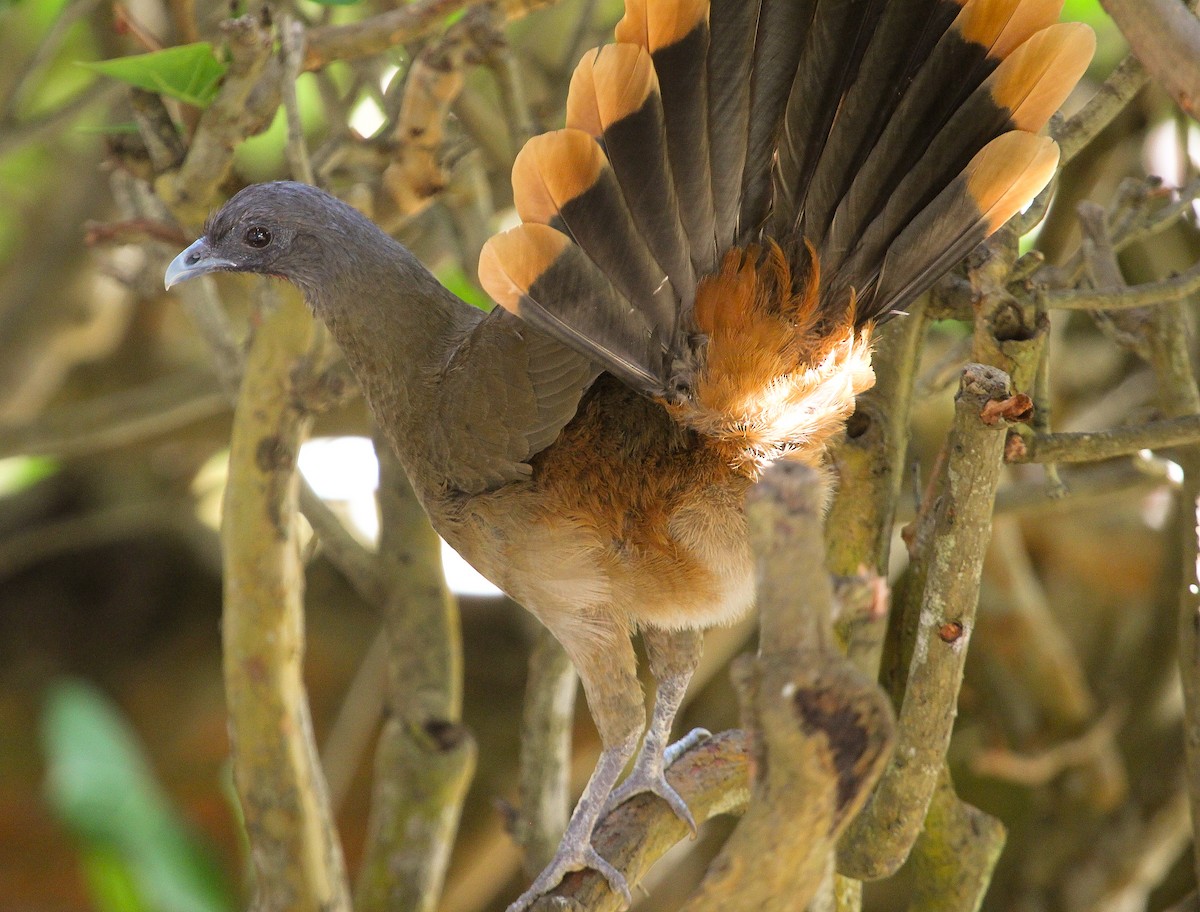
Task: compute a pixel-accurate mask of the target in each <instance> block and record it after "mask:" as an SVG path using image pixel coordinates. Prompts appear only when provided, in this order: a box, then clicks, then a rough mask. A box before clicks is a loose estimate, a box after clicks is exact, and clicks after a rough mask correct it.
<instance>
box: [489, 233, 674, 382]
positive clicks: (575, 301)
mask: <svg viewBox="0 0 1200 912" xmlns="http://www.w3.org/2000/svg"><path fill="white" fill-rule="evenodd" d="M479 281H480V284H482V285H483V287H484V290H485V291H487V293H488V294H489V295H491V296H492V298H493V299H494V300H495V301H496V303H497V304H499V305H500V306H501V307H503V308H504V309H505V310H507V311H509V312H510V313H512V314H514V315H515V316H518V317H520V318H521V319H523V320H525V321H526V322H527V323H529V324H530V325H532V326H536V327H537V328H538V329H540V330H542V331H543V332H545V333H546V334H547V335H549V336H552V337H554V338H556V339H558V340H559V341H560V342H562V343H563V344H564V345H567V346H569V347H571V348H574V349H576V350H577V351H580V352H582V353H583V354H585V355H588V356H589V357H592V358H594V359H595V360H596V361H597V362H598V363H600V364H603V365H604V368H605V369H606V370H608V371H611V372H612V373H614V374H616V375H617V376H618V377H620V378H621V379H622V380H624V381H625V382H626V383H628V384H629V385H630V386H632V387H633V388H634V389H638V390H641V391H643V392H645V393H647V394H649V395H655V396H661V395H664V394H665V392H666V383H667V371H666V369H665V368H664V360H663V351H664V346H663V344H662V341H661V340H660V339H659V338H658V337H657V334H656V333H655V331H654V328H653V327H652V326H651V325H650V323H649V321H648V320H647V319H646V318H645V316H644V315H643V314H642V313H640V312H639V311H638V310H636V309H635V308H633V307H631V306H630V305H629V302H628V301H627V300H626V299H625V298H623V297H622V296H621V295H620V294H619V293H618V292H617V291H616V289H614V288H613V286H612V283H611V282H610V281H609V279H608V276H606V275H605V274H604V273H603V272H601V271H600V269H599V267H597V266H596V265H595V264H594V263H593V262H592V261H591V260H589V259H588V258H587V256H586V255H585V254H584V253H583V251H582V250H581V249H580V248H579V247H578V246H577V245H576V244H575V243H573V242H572V241H571V239H570V238H569V237H567V236H566V235H565V234H563V233H562V232H560V231H558V230H556V229H554V228H551V227H550V226H548V225H540V224H536V223H530V224H524V225H518V226H517V227H516V228H512V229H509V230H508V231H505V232H503V233H501V234H497V235H495V236H494V237H492V238H491V239H489V240H488V242H487V243H486V244H485V245H484V247H483V251H482V253H481V254H480V257H479Z"/></svg>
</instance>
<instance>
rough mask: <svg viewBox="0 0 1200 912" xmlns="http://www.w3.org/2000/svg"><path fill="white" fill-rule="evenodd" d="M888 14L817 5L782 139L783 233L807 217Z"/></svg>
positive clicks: (779, 218) (848, 5)
mask: <svg viewBox="0 0 1200 912" xmlns="http://www.w3.org/2000/svg"><path fill="white" fill-rule="evenodd" d="M883 9H884V0H823V2H820V3H818V4H817V11H816V16H815V18H814V19H813V23H812V28H811V30H810V31H809V34H808V40H807V42H806V45H805V48H804V53H803V55H802V56H801V58H800V63H799V66H798V67H797V69H796V77H795V79H794V80H793V82H792V88H791V92H790V94H789V96H788V103H787V107H786V109H785V112H784V118H783V128H782V131H781V133H780V137H779V148H778V153H777V162H776V172H775V176H776V181H775V203H774V209H775V211H774V213H773V222H774V224H775V226H776V231H777V232H778V233H780V234H784V233H786V232H788V231H792V230H795V228H796V227H797V221H798V219H801V218H804V213H805V212H806V210H807V200H806V197H807V195H808V189H809V182H810V180H811V178H812V175H813V172H814V171H815V170H816V168H817V162H818V161H819V160H820V158H821V155H822V153H823V152H824V151H825V149H826V144H827V141H828V139H829V133H830V129H831V127H832V126H833V122H834V117H835V116H838V115H839V113H840V106H841V100H842V97H843V95H844V94H845V93H846V91H847V89H848V88H849V87H850V85H851V84H852V83H853V81H854V79H855V77H856V76H857V75H858V71H859V65H860V64H861V63H862V58H863V55H864V54H865V53H866V50H867V45H868V43H869V41H870V39H871V36H872V34H873V33H874V29H875V26H876V24H877V23H878V21H879V17H880V16H881V15H882V13H883ZM804 220H805V221H807V219H806V218H804Z"/></svg>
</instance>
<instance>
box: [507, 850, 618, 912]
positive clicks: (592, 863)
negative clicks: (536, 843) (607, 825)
mask: <svg viewBox="0 0 1200 912" xmlns="http://www.w3.org/2000/svg"><path fill="white" fill-rule="evenodd" d="M584 868H591V869H592V870H594V871H598V872H599V873H600V874H601V875H602V876H603V877H604V879H605V880H607V881H608V886H609V889H610V890H612V891H613V892H614V893H616V894H617V895H618V896H620V897H621V898H622V899H623V900H624V904H623V905H622V908H623V909H628V908H629V906H630V904H631V903H632V902H633V896H632V895H630V893H629V884H628V883H626V882H625V877H624V875H623V874H621V872H620V871H618V870H617V869H616V868H614V867H613V866H612V865H611V864H609V863H608V862H607V861H605V860H604V859H603V858H601V857H600V853H599V852H597V851H596V850H595V849H594V848H592V845H591V842H590V841H587V842H583V843H582V844H580V843H578V842H575V841H573V840H569V839H568V838H566V837H564V839H563V841H562V844H561V845H559V847H558V851H557V852H556V853H555V854H554V857H553V858H552V859H550V864H548V865H546V867H545V868H544V869H543V870H542V873H541V874H539V875H538V876H537V878H536V879H535V880H534V881H533V883H532V884H530V886H529V889H528V890H526V891H525V892H524V893H522V894H521V895H520V896H518V897H517V899H516V901H515V902H514V903H513V904H512V905H510V906H509V907H508V912H526V910H527V909H529V908H530V907H531V906H532V905H533V904H534V903H535V902H537V900H538V897H540V896H541V895H542V894H544V893H548V892H550V891H551V890H553V889H554V888H555V887H557V886H558V884H559V881H561V880H562V879H563V878H564V877H566V876H567V875H568V874H570V873H571V872H572V871H582V870H583V869H584Z"/></svg>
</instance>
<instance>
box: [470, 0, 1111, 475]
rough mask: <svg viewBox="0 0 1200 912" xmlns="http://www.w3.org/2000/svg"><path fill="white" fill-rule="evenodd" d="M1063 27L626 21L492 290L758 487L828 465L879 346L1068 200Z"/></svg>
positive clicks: (758, 16)
mask: <svg viewBox="0 0 1200 912" xmlns="http://www.w3.org/2000/svg"><path fill="white" fill-rule="evenodd" d="M710 3H711V8H710ZM1062 4H1063V0H627V2H626V13H625V16H624V18H623V19H622V20H621V21H620V23H619V24H618V26H617V30H616V37H617V41H618V43H617V44H614V45H610V46H608V47H605V48H603V49H600V50H597V51H593V52H591V53H590V54H588V55H587V56H585V58H584V59H583V61H582V62H581V63H580V65H579V67H578V68H577V69H576V71H575V74H574V76H573V78H572V82H571V89H570V94H569V96H568V104H567V126H568V129H566V130H562V131H557V132H555V133H551V134H548V135H547V136H545V137H541V138H538V139H535V140H532V141H531V142H530V143H529V145H528V146H527V147H526V149H525V150H523V151H522V153H521V156H520V157H519V159H518V162H517V166H516V167H514V171H513V179H514V195H515V198H516V201H517V208H518V211H519V213H520V214H521V216H522V218H523V219H524V220H525V222H526V224H525V225H523V226H521V227H519V228H517V229H513V230H512V231H510V232H507V233H505V234H502V235H499V236H497V237H496V238H494V239H493V240H492V241H491V242H489V244H488V245H487V247H486V248H485V251H484V257H483V259H482V260H481V264H480V276H481V280H482V281H483V282H484V284H485V287H486V288H487V289H488V291H489V292H490V293H491V294H492V295H493V296H495V297H496V298H497V300H498V301H499V303H500V304H501V305H502V306H504V307H506V308H508V309H510V310H513V311H514V312H516V313H519V314H520V315H521V316H522V318H524V319H526V320H527V321H529V322H530V323H531V324H532V325H534V326H537V327H539V328H540V329H542V330H544V331H545V332H546V333H548V334H549V335H551V336H553V337H554V338H556V339H559V340H561V341H563V342H564V343H565V344H567V345H569V346H572V347H574V348H576V349H577V350H579V351H581V352H583V353H585V354H587V355H588V356H589V357H591V358H593V359H595V360H596V361H597V363H598V364H599V365H601V366H602V367H603V368H604V369H606V370H609V371H611V372H612V373H614V374H616V375H617V376H619V377H621V378H622V379H624V380H625V382H627V383H629V384H630V385H632V386H633V387H635V388H636V389H639V390H641V391H643V392H645V393H647V394H649V395H652V396H656V397H659V398H661V399H662V400H663V402H664V403H665V404H666V405H667V407H668V409H669V410H670V411H671V412H672V414H673V415H674V416H675V417H676V418H677V419H678V420H679V421H680V422H682V423H684V424H686V425H687V426H689V427H691V428H693V429H694V430H696V431H697V432H699V433H701V434H703V435H706V436H708V437H709V438H712V440H713V441H714V442H713V444H712V445H713V446H717V447H719V448H721V452H722V453H723V454H724V455H725V456H726V458H727V459H728V461H729V462H730V464H732V465H734V466H737V467H739V469H741V470H743V471H745V472H746V473H747V474H748V475H751V476H753V475H755V474H757V472H758V471H759V470H760V469H761V467H762V466H763V465H765V464H766V463H767V462H769V461H771V460H773V459H776V458H784V457H797V458H802V459H806V460H809V461H816V460H818V459H819V454H820V451H821V449H822V447H823V446H824V444H825V442H826V441H827V440H828V439H829V438H830V435H832V434H833V433H835V432H836V431H837V429H838V428H840V427H841V426H842V425H843V423H844V420H845V418H846V417H847V415H848V414H849V413H850V411H851V410H852V409H853V404H854V397H855V396H856V395H857V394H858V393H860V392H862V390H864V389H866V388H867V387H868V386H870V384H871V382H872V375H871V371H870V362H869V335H870V330H871V326H872V325H873V324H874V323H875V322H877V321H879V320H881V319H884V318H886V317H887V316H888V314H889V313H891V312H893V311H897V310H900V309H902V308H904V307H906V306H907V305H908V304H909V303H911V302H912V300H913V299H914V298H916V297H917V296H918V295H920V294H921V293H922V292H923V291H925V290H926V289H927V288H928V287H929V286H930V285H931V284H932V283H933V282H934V281H936V280H937V278H938V277H939V276H940V275H941V274H943V273H944V272H945V271H946V270H947V269H949V268H950V267H951V266H952V265H953V264H954V263H955V262H956V261H958V260H959V259H961V258H962V257H963V256H965V255H966V254H967V253H968V252H969V251H970V249H971V248H972V247H973V246H974V245H975V244H977V243H978V242H980V241H981V240H983V239H984V238H986V237H987V236H988V235H989V234H991V233H992V232H994V231H995V230H997V229H998V228H999V227H1000V226H1001V225H1002V224H1003V223H1004V222H1005V221H1006V220H1008V219H1009V218H1010V217H1011V216H1012V215H1014V214H1015V213H1016V212H1017V211H1019V210H1020V209H1021V208H1022V207H1023V206H1025V205H1026V204H1028V203H1029V201H1030V200H1032V199H1033V197H1034V196H1035V195H1036V194H1037V193H1038V192H1039V191H1040V190H1041V189H1042V188H1043V187H1044V186H1046V184H1047V183H1048V181H1049V180H1050V179H1051V177H1052V175H1053V173H1054V170H1055V168H1056V167H1057V163H1058V148H1057V146H1056V145H1055V144H1054V143H1053V141H1051V140H1050V139H1047V138H1045V137H1040V136H1038V135H1036V134H1037V131H1039V130H1040V129H1041V128H1042V127H1043V126H1044V124H1045V123H1046V121H1047V119H1048V118H1049V117H1050V115H1051V113H1052V112H1053V111H1054V110H1055V109H1056V108H1057V107H1058V106H1059V105H1060V104H1061V103H1062V102H1063V100H1064V99H1065V98H1066V96H1067V93H1068V92H1070V90H1071V89H1072V87H1073V86H1074V85H1075V83H1076V81H1077V80H1078V79H1079V78H1080V76H1081V75H1082V73H1083V71H1084V69H1085V68H1086V66H1087V64H1088V61H1089V60H1090V59H1091V55H1092V52H1093V48H1094V37H1093V36H1092V34H1091V31H1090V30H1089V29H1088V28H1087V27H1086V26H1082V25H1078V24H1063V25H1059V24H1056V22H1057V18H1058V15H1059V12H1060V10H1061V7H1062Z"/></svg>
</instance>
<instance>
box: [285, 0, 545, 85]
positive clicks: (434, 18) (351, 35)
mask: <svg viewBox="0 0 1200 912" xmlns="http://www.w3.org/2000/svg"><path fill="white" fill-rule="evenodd" d="M489 2H491V0H418V2H415V3H410V4H408V5H407V6H402V7H399V8H397V9H394V10H389V11H387V12H385V13H380V14H378V15H376V16H370V17H368V18H366V19H361V20H359V21H358V22H353V23H348V24H346V25H330V26H324V27H322V28H317V29H313V30H312V31H311V32H310V33H309V36H308V49H307V51H306V53H305V58H304V69H306V70H319V69H321V68H322V67H324V66H327V65H328V64H329V63H330V62H332V61H334V60H355V59H357V58H359V57H369V56H371V55H374V54H382V53H383V52H385V51H387V50H389V49H391V48H394V47H397V46H398V45H402V44H407V43H409V42H411V41H415V40H417V39H418V38H424V37H426V36H428V35H429V34H431V33H432V32H435V31H437V30H438V29H439V28H441V27H442V25H443V24H445V22H446V20H447V19H449V18H450V16H452V15H453V14H454V13H457V12H459V11H460V10H464V9H469V8H471V7H475V6H482V5H483V4H484V3H489ZM553 2H555V0H499V3H498V4H497V5H498V7H499V9H500V12H501V13H502V14H503V15H504V17H505V18H507V19H509V20H512V19H519V18H521V17H522V16H525V15H528V14H529V13H531V12H533V11H534V10H538V9H541V8H542V7H544V6H549V5H550V4H551V3H553Z"/></svg>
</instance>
